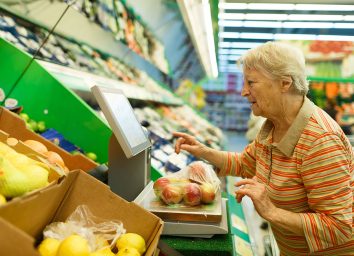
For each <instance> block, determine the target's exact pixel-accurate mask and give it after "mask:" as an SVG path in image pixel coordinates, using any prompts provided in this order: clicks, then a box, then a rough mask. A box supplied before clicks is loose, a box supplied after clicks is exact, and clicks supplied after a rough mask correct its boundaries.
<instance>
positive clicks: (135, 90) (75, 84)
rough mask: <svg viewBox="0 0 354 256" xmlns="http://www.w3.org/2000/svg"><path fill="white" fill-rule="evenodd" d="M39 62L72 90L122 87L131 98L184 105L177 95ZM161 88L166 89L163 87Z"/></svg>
mask: <svg viewBox="0 0 354 256" xmlns="http://www.w3.org/2000/svg"><path fill="white" fill-rule="evenodd" d="M39 63H40V64H41V65H42V66H43V67H44V68H45V69H46V70H47V71H49V72H50V73H51V74H52V75H53V76H54V77H55V78H57V79H58V80H59V81H61V82H62V83H63V84H64V85H65V86H67V87H68V88H70V89H72V90H79V91H85V92H90V88H91V87H92V86H94V85H100V86H105V87H110V88H118V89H121V90H122V91H123V92H124V94H125V96H126V97H127V98H129V99H134V100H142V101H150V102H156V103H162V104H167V105H182V104H183V101H182V100H181V99H180V98H177V97H168V96H166V95H162V94H158V93H156V92H150V91H148V90H146V89H145V88H143V87H139V86H135V85H129V84H126V83H124V82H121V81H117V80H113V79H109V78H105V77H101V76H97V75H93V74H91V73H88V72H83V71H78V70H74V69H72V68H68V67H65V66H61V65H57V64H54V63H49V62H45V61H39ZM161 90H165V88H162V89H161Z"/></svg>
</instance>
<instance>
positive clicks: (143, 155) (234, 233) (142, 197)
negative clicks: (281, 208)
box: [91, 86, 254, 256]
mask: <svg viewBox="0 0 354 256" xmlns="http://www.w3.org/2000/svg"><path fill="white" fill-rule="evenodd" d="M91 90H92V92H93V94H94V96H95V97H96V99H97V102H98V104H99V106H100V108H101V110H102V111H103V113H104V115H105V117H106V119H107V121H108V123H109V125H110V127H111V129H112V131H113V134H112V137H111V139H110V143H109V171H108V184H109V186H110V187H111V190H112V191H113V192H115V193H116V194H118V195H119V196H121V197H123V198H124V199H126V200H127V201H134V202H135V203H137V204H139V205H141V206H142V207H144V208H147V207H146V205H145V204H144V202H145V201H146V198H148V195H149V193H150V192H151V191H153V189H152V186H153V182H152V181H150V177H151V173H150V169H151V167H150V148H151V144H150V141H149V139H148V136H147V134H146V133H145V132H144V130H143V128H142V127H141V125H140V123H139V122H138V120H137V119H136V117H135V115H134V112H133V109H132V107H131V105H130V103H129V101H128V99H127V98H126V97H125V96H124V94H123V93H122V92H121V91H120V90H118V89H115V88H105V87H99V86H94V87H92V88H91ZM152 176H153V175H152ZM228 187H230V188H231V187H232V186H228ZM229 190H230V189H229ZM233 195H234V191H231V190H230V191H227V193H226V194H224V195H223V196H222V198H220V202H219V203H220V205H221V207H220V214H221V218H220V220H219V221H217V222H202V221H199V222H189V221H176V220H174V221H170V220H164V221H165V224H164V230H163V236H162V237H161V239H160V240H161V249H163V247H166V248H167V247H170V248H172V249H173V250H175V251H177V253H176V255H180V254H182V255H203V256H206V255H242V256H247V255H254V254H253V252H252V247H251V245H250V239H249V235H248V231H247V225H246V222H245V218H244V215H243V212H242V207H241V205H240V204H237V202H236V200H235V198H234V196H233ZM148 210H149V209H148ZM169 255H170V254H169Z"/></svg>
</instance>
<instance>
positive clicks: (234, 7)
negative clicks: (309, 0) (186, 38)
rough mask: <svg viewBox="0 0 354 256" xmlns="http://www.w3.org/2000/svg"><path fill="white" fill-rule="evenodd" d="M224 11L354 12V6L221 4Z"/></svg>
mask: <svg viewBox="0 0 354 256" xmlns="http://www.w3.org/2000/svg"><path fill="white" fill-rule="evenodd" d="M219 9H224V10H244V9H249V10H299V11H354V5H334V4H275V3H249V4H247V3H225V2H222V3H219Z"/></svg>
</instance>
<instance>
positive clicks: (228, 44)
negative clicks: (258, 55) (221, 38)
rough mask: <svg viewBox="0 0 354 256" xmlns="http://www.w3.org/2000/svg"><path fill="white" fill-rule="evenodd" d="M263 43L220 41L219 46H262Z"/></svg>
mask: <svg viewBox="0 0 354 256" xmlns="http://www.w3.org/2000/svg"><path fill="white" fill-rule="evenodd" d="M261 44H262V43H253V42H219V48H245V49H249V48H254V47H257V46H260V45H261Z"/></svg>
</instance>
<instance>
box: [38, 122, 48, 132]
mask: <svg viewBox="0 0 354 256" xmlns="http://www.w3.org/2000/svg"><path fill="white" fill-rule="evenodd" d="M37 128H38V131H39V132H44V131H45V130H46V129H47V128H46V126H45V122H44V121H39V122H38V123H37Z"/></svg>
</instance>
